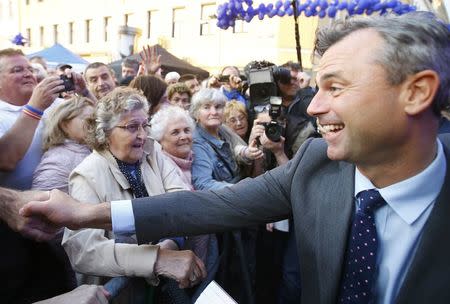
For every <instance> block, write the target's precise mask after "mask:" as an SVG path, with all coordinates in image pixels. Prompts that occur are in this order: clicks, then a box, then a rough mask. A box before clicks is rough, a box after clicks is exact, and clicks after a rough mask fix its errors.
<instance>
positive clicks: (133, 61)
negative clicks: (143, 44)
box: [122, 58, 139, 72]
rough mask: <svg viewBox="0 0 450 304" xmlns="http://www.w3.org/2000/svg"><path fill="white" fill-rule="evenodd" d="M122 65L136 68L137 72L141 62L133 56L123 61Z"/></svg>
mask: <svg viewBox="0 0 450 304" xmlns="http://www.w3.org/2000/svg"><path fill="white" fill-rule="evenodd" d="M122 66H123V67H127V68H131V69H134V70H135V71H136V72H137V71H138V70H139V62H138V61H137V60H136V59H133V58H125V59H124V60H123V61H122Z"/></svg>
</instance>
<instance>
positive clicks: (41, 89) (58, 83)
mask: <svg viewBox="0 0 450 304" xmlns="http://www.w3.org/2000/svg"><path fill="white" fill-rule="evenodd" d="M62 90H64V82H63V81H62V80H61V79H60V78H59V77H58V76H50V77H47V78H45V79H44V80H42V81H41V82H40V83H39V84H38V85H37V86H36V87H35V88H34V90H33V94H32V95H31V98H30V100H29V102H28V104H29V105H30V106H32V107H34V108H36V109H39V110H41V111H44V110H45V109H47V108H48V107H49V106H50V105H51V104H52V103H53V101H54V100H55V99H56V98H57V97H58V95H59V92H61V91H62Z"/></svg>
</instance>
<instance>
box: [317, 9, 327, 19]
mask: <svg viewBox="0 0 450 304" xmlns="http://www.w3.org/2000/svg"><path fill="white" fill-rule="evenodd" d="M326 14H327V11H320V12H319V14H318V15H319V18H323V17H325V16H326Z"/></svg>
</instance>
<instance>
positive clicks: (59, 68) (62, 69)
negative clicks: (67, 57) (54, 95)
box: [56, 63, 72, 72]
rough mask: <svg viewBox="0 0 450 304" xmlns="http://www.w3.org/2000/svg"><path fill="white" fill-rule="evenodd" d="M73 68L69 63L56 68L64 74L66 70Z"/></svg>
mask: <svg viewBox="0 0 450 304" xmlns="http://www.w3.org/2000/svg"><path fill="white" fill-rule="evenodd" d="M71 68H72V66H71V65H70V64H67V63H60V64H58V65H57V66H56V70H59V71H62V72H64V71H65V70H66V69H71Z"/></svg>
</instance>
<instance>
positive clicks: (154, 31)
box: [147, 10, 159, 39]
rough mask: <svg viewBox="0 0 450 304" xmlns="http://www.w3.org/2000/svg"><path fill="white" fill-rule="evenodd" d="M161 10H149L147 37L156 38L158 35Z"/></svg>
mask: <svg viewBox="0 0 450 304" xmlns="http://www.w3.org/2000/svg"><path fill="white" fill-rule="evenodd" d="M158 18H159V11H158V10H152V11H147V38H148V39H149V38H155V37H157V36H158V26H155V25H156V24H158Z"/></svg>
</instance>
